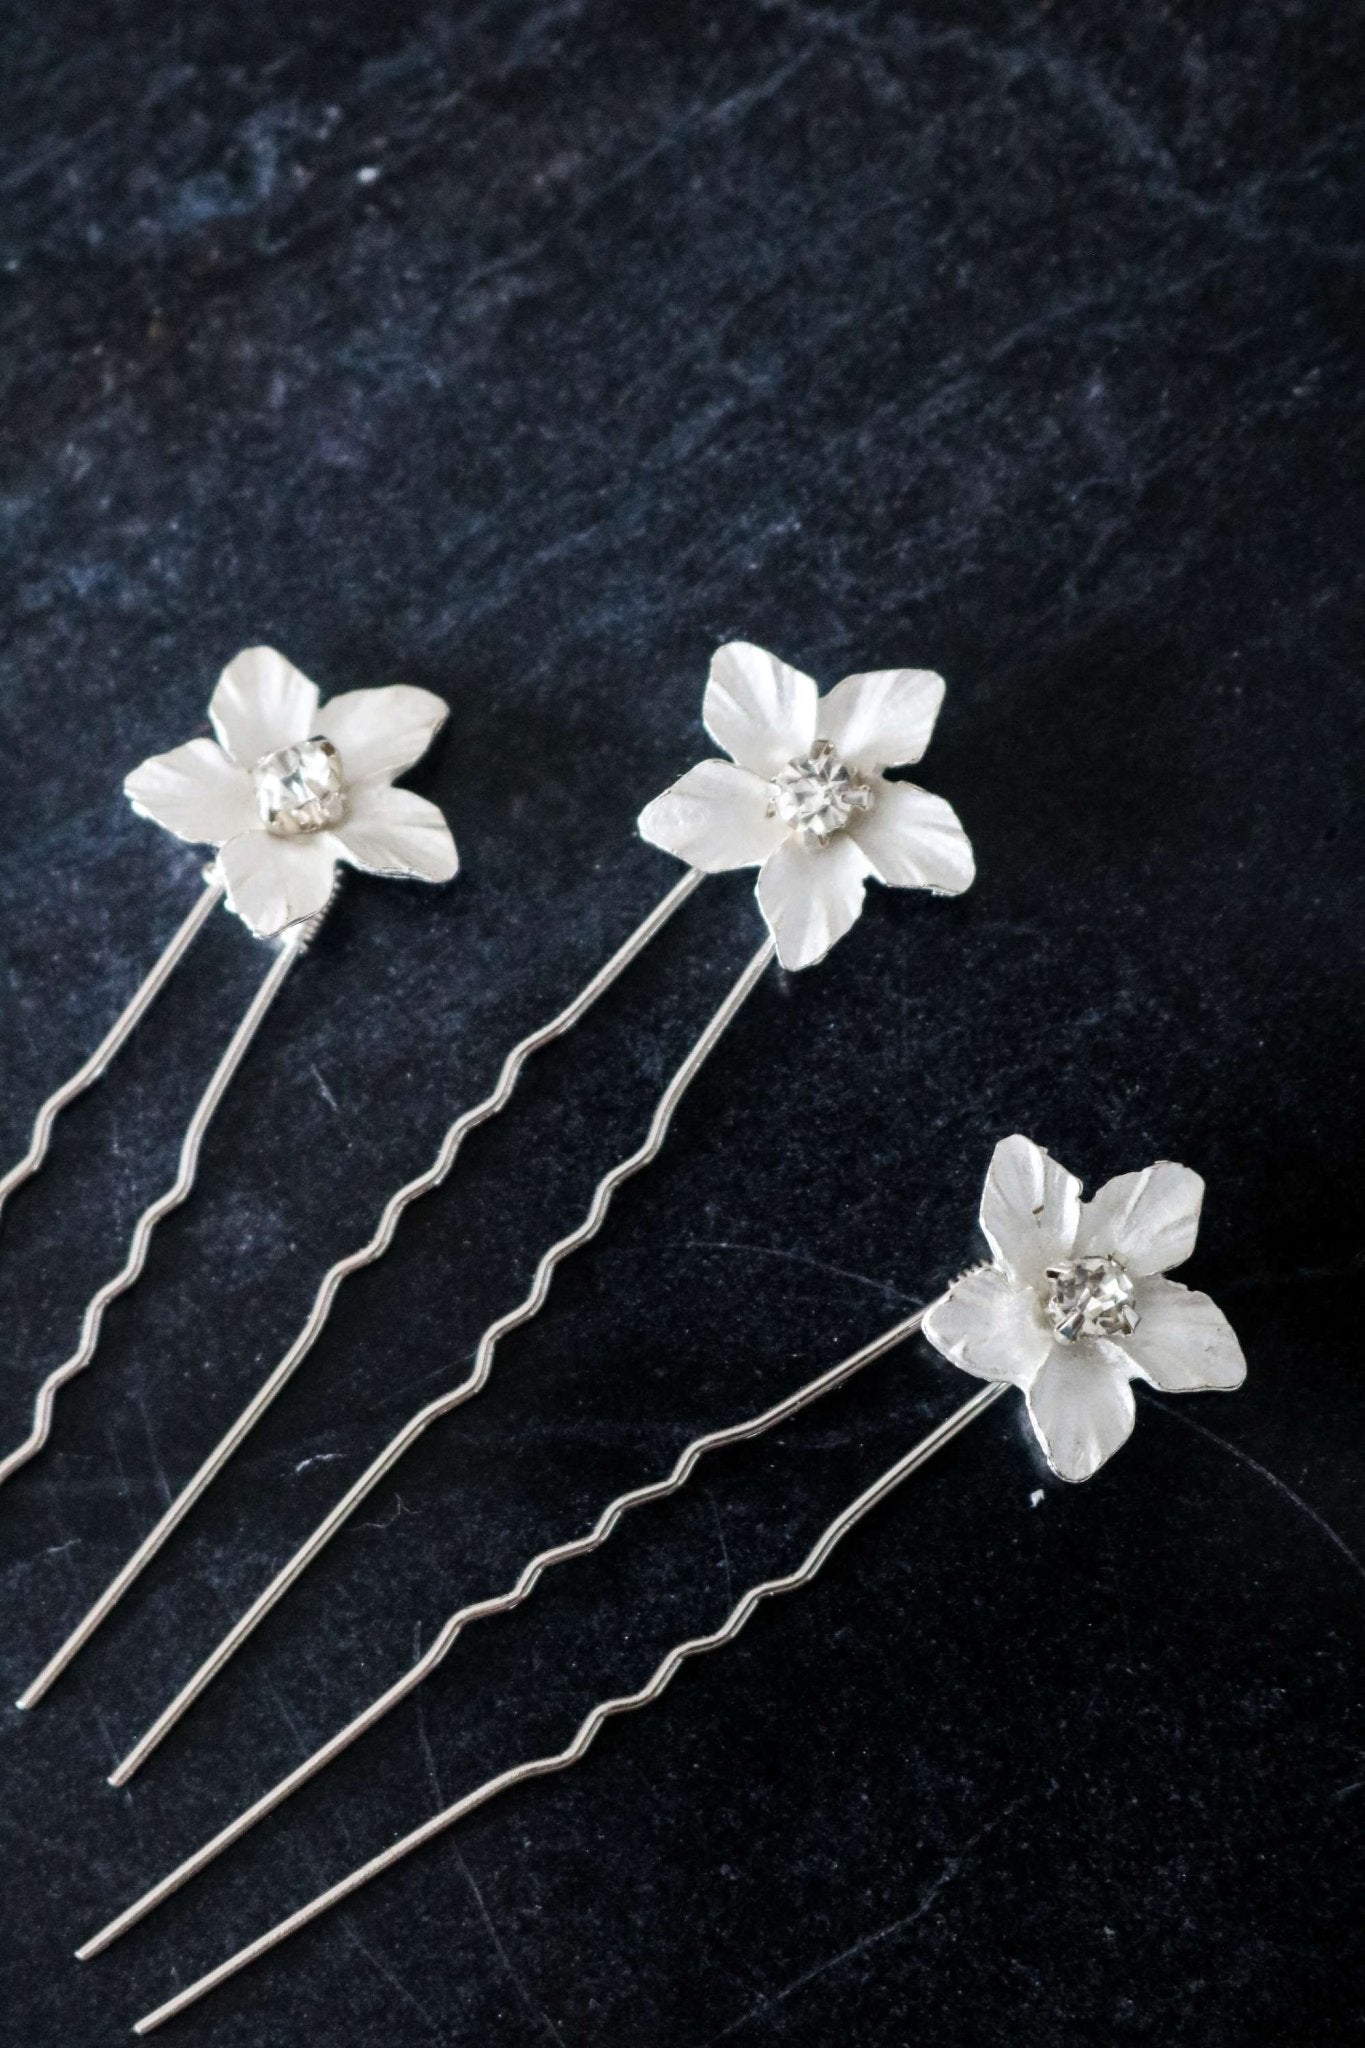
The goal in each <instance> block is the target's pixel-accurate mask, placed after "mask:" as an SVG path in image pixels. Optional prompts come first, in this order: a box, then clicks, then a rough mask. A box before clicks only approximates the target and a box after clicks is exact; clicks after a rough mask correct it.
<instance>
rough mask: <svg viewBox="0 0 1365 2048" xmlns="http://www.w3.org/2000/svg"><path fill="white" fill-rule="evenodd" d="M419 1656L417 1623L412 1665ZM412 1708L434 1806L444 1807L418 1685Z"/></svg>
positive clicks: (419, 1633)
mask: <svg viewBox="0 0 1365 2048" xmlns="http://www.w3.org/2000/svg"><path fill="white" fill-rule="evenodd" d="M421 1654H422V1624H421V1622H420V1621H419V1622H418V1624H417V1626H416V1628H415V1629H414V1630H413V1632H412V1661H413V1663H414V1664H415V1663H416V1662H417V1660H418V1658H419V1657H420V1656H421ZM413 1708H414V1711H415V1713H416V1715H417V1742H418V1747H419V1748H420V1749H421V1752H422V1755H423V1757H424V1758H425V1760H426V1766H427V1776H428V1777H429V1778H430V1779H431V1789H432V1791H433V1792H434V1793H435V1794H436V1804H437V1805H438V1806H444V1805H445V1803H446V1795H445V1792H444V1791H443V1790H442V1787H441V1774H440V1772H439V1771H438V1770H437V1768H436V1757H435V1754H434V1752H433V1750H432V1747H431V1739H430V1737H429V1736H428V1734H427V1710H426V1705H425V1694H424V1693H423V1691H422V1688H421V1686H420V1685H419V1686H418V1688H417V1694H416V1698H415V1699H414V1701H413Z"/></svg>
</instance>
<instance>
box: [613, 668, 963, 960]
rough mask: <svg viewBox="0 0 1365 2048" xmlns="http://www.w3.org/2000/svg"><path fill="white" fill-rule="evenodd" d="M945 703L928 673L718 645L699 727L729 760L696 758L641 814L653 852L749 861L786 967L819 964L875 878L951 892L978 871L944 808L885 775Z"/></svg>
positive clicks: (718, 865)
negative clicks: (827, 663)
mask: <svg viewBox="0 0 1365 2048" xmlns="http://www.w3.org/2000/svg"><path fill="white" fill-rule="evenodd" d="M942 702H943V678H942V676H936V675H934V674H933V673H932V672H931V671H930V670H928V669H920V668H889V669H878V670H875V671H873V672H872V673H870V674H868V675H856V676H846V677H845V678H844V680H843V682H841V683H839V684H837V685H836V686H835V688H834V689H832V690H831V691H830V693H829V695H828V696H827V697H821V695H820V693H819V690H818V689H817V687H816V685H815V684H814V683H813V682H812V681H811V679H810V677H809V676H806V675H802V674H801V672H800V670H799V669H794V668H788V666H787V664H786V663H785V662H784V661H779V660H778V659H777V656H776V655H775V654H768V653H766V652H765V651H764V649H763V648H761V647H752V646H750V645H749V643H748V642H747V641H744V640H732V641H730V642H729V643H728V644H727V645H726V646H724V647H722V648H720V649H719V650H718V651H717V653H716V655H715V658H714V660H713V661H712V663H711V674H710V678H709V680H708V682H707V685H706V696H705V699H704V701H703V704H702V720H703V723H704V724H705V726H706V730H707V731H708V732H709V733H710V735H711V737H712V739H713V740H715V741H716V743H717V745H718V746H721V747H723V748H724V749H725V751H726V753H727V754H728V755H729V756H730V759H729V760H728V761H701V762H699V763H698V764H697V766H696V767H695V768H689V770H688V772H687V773H686V775H684V776H682V777H681V778H680V780H679V781H677V782H675V783H674V784H673V786H672V788H671V789H668V790H665V792H664V794H663V795H662V796H661V797H656V798H655V800H654V802H653V803H652V804H647V805H646V806H645V808H644V810H643V811H642V812H641V813H640V821H639V823H640V832H641V834H642V835H643V837H644V838H646V839H647V840H648V841H649V842H650V844H651V846H659V847H662V848H663V850H664V851H665V853H673V854H676V855H677V857H678V859H679V860H685V861H687V862H688V863H689V864H690V865H691V866H692V867H695V868H701V869H703V870H704V871H705V872H706V873H707V874H718V873H720V872H721V871H722V870H723V869H726V868H745V867H757V868H758V871H759V874H758V886H757V890H756V892H755V893H756V894H757V897H758V904H759V908H760V910H761V911H762V912H763V915H764V918H765V919H766V920H767V925H768V929H769V931H770V932H771V933H772V935H773V937H774V939H775V940H776V941H777V953H778V958H779V959H780V960H781V962H782V965H783V966H784V967H813V966H814V965H815V963H816V961H817V960H823V958H824V957H825V954H826V953H827V952H828V951H829V949H830V947H831V946H832V945H833V944H834V942H835V940H836V939H841V938H842V937H843V935H844V933H845V932H846V931H848V929H849V928H850V926H851V925H852V924H853V923H854V922H855V921H856V919H857V917H858V913H859V912H860V911H861V909H862V907H863V889H864V886H865V884H866V882H867V879H868V877H869V876H873V877H874V878H875V879H876V880H877V881H879V882H888V883H890V884H891V885H892V886H893V887H895V888H900V889H932V890H934V891H935V892H936V893H937V894H939V895H944V896H957V895H960V894H961V892H962V890H964V889H967V888H969V887H970V886H971V883H972V879H973V877H974V875H975V873H976V867H975V863H974V862H973V860H972V848H971V842H970V841H969V839H968V838H967V835H966V833H965V832H964V831H963V829H962V827H961V825H960V824H959V823H958V821H957V818H956V816H955V814H954V812H953V810H952V807H951V806H950V805H949V804H946V803H945V802H944V801H943V798H942V797H939V796H931V795H930V794H929V792H928V791H927V790H923V789H918V788H916V786H915V785H914V783H911V782H888V781H886V780H885V778H884V776H883V773H882V771H883V769H886V768H901V767H908V766H909V765H910V763H911V762H914V761H918V760H919V758H920V756H921V755H922V754H923V752H924V750H925V748H926V747H927V746H928V744H929V735H930V734H931V733H932V731H933V729H934V720H935V719H936V718H937V717H938V709H939V705H940V704H941V703H942Z"/></svg>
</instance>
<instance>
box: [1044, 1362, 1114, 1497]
mask: <svg viewBox="0 0 1365 2048" xmlns="http://www.w3.org/2000/svg"><path fill="white" fill-rule="evenodd" d="M1115 1348H1116V1347H1115ZM1028 1412H1029V1421H1030V1422H1031V1423H1032V1424H1033V1429H1034V1434H1035V1435H1036V1437H1037V1439H1038V1441H1039V1443H1040V1444H1041V1445H1042V1447H1043V1455H1044V1456H1045V1457H1046V1459H1047V1461H1048V1464H1049V1465H1051V1467H1052V1469H1053V1471H1054V1472H1055V1473H1056V1474H1057V1477H1058V1478H1059V1479H1071V1480H1077V1481H1079V1480H1082V1479H1090V1478H1092V1477H1093V1476H1094V1474H1095V1473H1096V1472H1098V1471H1099V1469H1100V1466H1101V1465H1102V1464H1103V1463H1104V1462H1105V1460H1106V1458H1112V1457H1113V1455H1114V1453H1115V1451H1116V1450H1118V1449H1119V1447H1120V1446H1121V1445H1122V1444H1125V1443H1127V1441H1128V1438H1129V1437H1130V1436H1131V1435H1132V1432H1133V1412H1134V1411H1133V1390H1132V1388H1131V1387H1130V1386H1129V1384H1128V1381H1127V1378H1126V1377H1125V1375H1124V1374H1123V1373H1122V1372H1121V1371H1119V1370H1118V1369H1117V1368H1116V1367H1115V1366H1114V1365H1113V1363H1112V1362H1111V1360H1110V1359H1108V1358H1106V1357H1105V1356H1103V1355H1102V1352H1101V1348H1100V1347H1099V1346H1098V1345H1093V1344H1086V1343H1081V1344H1068V1345H1062V1344H1055V1345H1054V1346H1053V1348H1052V1351H1051V1353H1050V1355H1049V1356H1048V1357H1047V1358H1046V1359H1045V1360H1044V1361H1043V1363H1042V1365H1041V1366H1040V1367H1039V1369H1038V1374H1037V1377H1036V1378H1035V1380H1034V1382H1033V1385H1032V1386H1031V1387H1030V1388H1029V1390H1028Z"/></svg>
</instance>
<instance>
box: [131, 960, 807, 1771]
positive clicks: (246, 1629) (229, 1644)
mask: <svg viewBox="0 0 1365 2048" xmlns="http://www.w3.org/2000/svg"><path fill="white" fill-rule="evenodd" d="M775 952H776V947H775V945H774V943H773V941H772V940H771V939H765V940H764V942H763V944H762V945H761V946H760V947H759V949H758V951H757V952H756V953H755V954H754V956H753V958H752V959H751V960H750V962H749V964H748V966H747V967H746V968H745V969H744V971H743V973H742V974H741V975H740V977H739V979H738V980H737V981H736V982H735V984H734V986H733V987H732V988H731V989H730V991H729V993H728V994H727V995H726V997H725V999H724V1001H723V1002H722V1003H721V1005H720V1007H719V1008H718V1009H717V1010H716V1012H715V1014H714V1015H713V1016H712V1017H711V1019H710V1021H709V1022H708V1023H707V1024H706V1025H705V1027H704V1028H703V1030H702V1032H701V1034H700V1036H699V1037H698V1038H697V1039H696V1041H695V1042H694V1044H693V1045H692V1047H691V1049H690V1050H689V1051H688V1053H687V1055H686V1057H685V1058H684V1059H683V1061H682V1063H681V1065H680V1066H679V1067H678V1068H677V1070H676V1072H675V1073H674V1075H673V1077H672V1079H671V1080H670V1081H669V1083H668V1085H667V1087H666V1088H665V1089H664V1091H663V1094H662V1095H661V1096H660V1097H659V1100H658V1102H657V1103H656V1104H655V1107H654V1114H653V1116H652V1117H651V1119H650V1124H649V1130H648V1132H647V1133H646V1135H645V1139H644V1143H643V1144H642V1145H640V1146H639V1148H638V1149H637V1150H636V1151H634V1152H632V1153H631V1154H630V1155H629V1157H628V1158H626V1159H623V1160H622V1161H621V1162H620V1163H619V1165H617V1166H614V1167H612V1169H611V1171H610V1172H609V1173H606V1174H604V1175H603V1176H602V1178H601V1180H599V1181H598V1183H597V1186H596V1187H595V1189H594V1190H593V1195H592V1200H591V1202H590V1203H589V1204H588V1210H587V1214H586V1215H585V1216H584V1218H583V1221H582V1222H581V1223H580V1224H579V1225H578V1227H577V1229H576V1230H572V1231H570V1233H569V1235H568V1236H567V1237H561V1238H560V1239H559V1241H558V1243H556V1244H552V1245H551V1246H550V1248H549V1250H548V1251H547V1252H545V1253H543V1254H542V1256H541V1259H540V1263H539V1264H538V1265H537V1267H536V1270H535V1275H534V1277H533V1279H532V1281H531V1286H530V1288H529V1290H528V1292H527V1294H526V1296H525V1298H524V1299H523V1300H522V1301H521V1302H519V1303H518V1305H517V1307H516V1308H514V1309H512V1310H510V1311H509V1313H508V1314H507V1315H505V1316H501V1317H500V1318H499V1319H498V1321H497V1322H495V1323H490V1324H489V1326H488V1328H487V1329H486V1330H485V1331H484V1333H483V1335H482V1337H480V1339H479V1342H478V1346H477V1349H476V1350H475V1353H474V1363H473V1365H472V1367H471V1368H470V1370H469V1372H468V1373H467V1374H466V1376H465V1378H464V1379H462V1380H461V1381H460V1383H459V1385H458V1386H455V1387H451V1388H450V1389H449V1390H448V1391H447V1392H446V1393H444V1394H438V1395H437V1397H436V1399H435V1400H434V1401H429V1402H428V1403H427V1404H426V1406H425V1407H424V1408H419V1409H418V1411H417V1413H416V1414H415V1415H413V1416H412V1417H410V1419H409V1420H408V1421H407V1422H405V1423H404V1425H403V1427H402V1428H401V1429H400V1430H399V1431H398V1433H397V1434H396V1435H395V1436H394V1437H392V1438H391V1439H390V1441H389V1442H388V1443H387V1444H386V1445H385V1446H384V1448H383V1450H382V1451H381V1452H380V1453H379V1455H378V1457H377V1458H375V1459H374V1461H373V1462H372V1463H371V1464H370V1465H368V1466H367V1467H366V1469H365V1471H364V1472H362V1473H361V1475H360V1477H359V1478H358V1479H357V1480H356V1481H355V1483H354V1485H352V1486H351V1487H350V1488H349V1490H348V1491H347V1492H346V1493H345V1494H343V1495H342V1497H341V1499H340V1500H339V1501H338V1502H337V1504H336V1506H335V1507H334V1508H333V1509H332V1511H331V1513H330V1514H328V1515H326V1516H324V1518H323V1520H322V1521H321V1522H319V1524H318V1526H317V1528H316V1529H315V1530H314V1531H313V1533H312V1535H311V1536H310V1537H309V1538H308V1540H307V1542H306V1543H303V1544H302V1545H301V1546H300V1547H299V1549H298V1550H296V1551H295V1552H294V1555H293V1556H292V1557H291V1558H290V1559H289V1560H288V1562H287V1563H286V1564H284V1565H283V1566H282V1567H281V1568H280V1570H279V1571H278V1572H277V1573H276V1574H275V1577H274V1578H273V1579H272V1580H271V1581H270V1584H269V1585H268V1586H267V1587H266V1588H265V1590H264V1591H263V1592H262V1593H260V1594H258V1595H257V1597H256V1599H255V1600H254V1601H253V1602H252V1603H251V1605H250V1607H248V1608H247V1610H246V1612H245V1613H244V1614H243V1615H242V1616H241V1617H240V1618H239V1619H238V1620H237V1621H236V1622H235V1623H234V1624H233V1626H232V1627H231V1628H230V1629H229V1630H228V1632H227V1634H226V1635H225V1636H224V1637H223V1639H222V1641H221V1642H220V1643H219V1644H218V1646H217V1648H216V1649H214V1650H211V1651H210V1652H209V1654H208V1656H207V1657H206V1658H205V1659H204V1661H203V1663H202V1664H201V1665H200V1666H199V1669H198V1670H197V1671H196V1672H195V1674H194V1676H193V1677H192V1678H191V1679H190V1680H189V1681H188V1682H187V1683H186V1684H185V1685H184V1686H182V1687H181V1689H180V1691H179V1692H178V1693H177V1694H176V1696H175V1698H174V1699H173V1700H172V1701H171V1702H170V1704H169V1706H167V1707H166V1708H165V1709H164V1710H163V1711H162V1713H161V1714H160V1715H158V1717H157V1719H156V1720H155V1721H154V1722H153V1723H152V1725H151V1727H150V1728H149V1729H148V1730H147V1732H146V1734H145V1735H143V1736H142V1737H141V1739H140V1740H139V1741H138V1742H136V1743H135V1744H134V1745H133V1747H132V1749H130V1750H129V1752H128V1754H127V1756H126V1757H124V1759H123V1761H122V1762H121V1763H120V1764H119V1765H118V1766H117V1768H116V1769H115V1770H113V1771H111V1772H110V1774H109V1783H110V1784H111V1785H126V1784H127V1782H128V1780H129V1779H130V1778H131V1777H132V1776H133V1774H134V1772H135V1771H137V1770H138V1769H139V1768H140V1766H141V1765H142V1764H144V1763H145V1762H146V1760H147V1758H148V1757H149V1756H150V1755H151V1754H152V1751H153V1750H154V1749H156V1748H157V1747H158V1745H159V1744H160V1743H161V1742H162V1740H163V1739H164V1738H165V1737H166V1736H167V1735H168V1734H169V1733H170V1731H171V1729H172V1728H174V1726H175V1724H176V1722H177V1721H178V1720H179V1719H180V1718H181V1716H182V1715H183V1714H185V1713H186V1712H188V1710H189V1708H190V1707H192V1706H193V1704H194V1702H195V1701H196V1700H197V1699H198V1698H199V1695H200V1694H201V1693H202V1692H203V1691H205V1689H206V1688H207V1687H208V1686H209V1685H210V1684H211V1683H212V1682H213V1680H214V1679H215V1678H216V1677H217V1676H218V1673H219V1672H220V1671H221V1670H222V1669H223V1667H224V1665H225V1664H227V1663H228V1662H229V1661H230V1659H231V1658H232V1657H233V1656H234V1655H235V1654H236V1652H237V1651H238V1650H239V1649H240V1648H241V1646H242V1644H243V1643H244V1642H245V1641H246V1639H247V1637H248V1636H249V1635H251V1634H252V1632H253V1631H254V1630H255V1629H256V1627H257V1626H258V1624H259V1623H260V1622H262V1621H263V1620H264V1619H265V1617H266V1615H267V1614H269V1613H270V1611H271V1609H272V1608H273V1607H275V1606H276V1605H277V1604H278V1602H279V1601H280V1600H281V1599H282V1598H283V1597H284V1595H285V1594H286V1593H287V1592H288V1590H289V1588H290V1587H291V1586H292V1585H293V1584H294V1582H295V1580H296V1579H298V1578H300V1577H301V1576H302V1575H303V1573H304V1572H305V1571H306V1570H307V1569H308V1566H309V1565H310V1564H312V1562H313V1560H314V1559H315V1558H316V1557H318V1556H320V1555H321V1553H322V1552H323V1551H324V1550H325V1549H326V1547H327V1545H328V1544H329V1543H330V1542H331V1540H332V1538H333V1537H334V1536H335V1535H336V1533H337V1531H338V1530H339V1529H342V1528H344V1527H345V1525H346V1523H347V1522H348V1521H349V1520H350V1518H351V1516H352V1515H353V1514H354V1513H355V1511H356V1509H357V1508H358V1507H359V1506H360V1504H361V1502H362V1501H363V1500H365V1499H366V1498H367V1497H368V1495H369V1494H371V1493H372V1492H373V1491H374V1488H375V1487H376V1486H378V1484H379V1482H380V1480H381V1479H383V1478H384V1477H385V1475H386V1474H387V1473H389V1472H391V1471H392V1470H393V1468H394V1466H395V1465H396V1464H397V1463H398V1461H399V1459H400V1458H401V1457H403V1455H404V1453H405V1452H407V1451H408V1450H410V1449H411V1447H412V1446H413V1444H415V1443H416V1442H417V1439H418V1438H419V1437H420V1436H422V1435H423V1434H424V1433H425V1432H426V1431H427V1430H428V1429H430V1427H431V1425H432V1423H433V1422H437V1421H439V1420H440V1418H441V1417H442V1416H444V1415H449V1414H451V1413H452V1412H453V1411H454V1410H455V1409H456V1408H460V1407H463V1405H464V1403H465V1402H466V1401H470V1400H472V1399H473V1397H474V1396H475V1394H477V1393H479V1392H480V1391H481V1389H482V1388H483V1387H484V1386H485V1385H486V1383H487V1380H488V1376H489V1374H490V1373H491V1371H492V1369H493V1356H494V1353H495V1352H496V1350H497V1347H498V1344H499V1343H500V1341H501V1340H502V1338H504V1337H505V1336H507V1335H508V1334H509V1333H510V1332H511V1331H513V1330H517V1329H520V1328H521V1326H522V1325H523V1324H524V1323H529V1322H530V1321H531V1319H532V1317H533V1316H535V1315H537V1314H539V1312H540V1310H541V1308H542V1307H543V1306H544V1303H545V1297H546V1295H547V1294H548V1293H549V1291H550V1281H551V1279H552V1277H553V1275H554V1271H555V1268H556V1267H557V1266H558V1265H559V1264H560V1263H561V1262H562V1261H563V1260H564V1259H566V1258H568V1257H569V1255H570V1253H572V1252H576V1251H577V1250H579V1248H580V1247H581V1246H582V1245H585V1244H587V1243H589V1241H590V1240H591V1239H592V1238H594V1237H596V1235H597V1233H598V1231H599V1230H600V1229H601V1228H602V1224H603V1222H604V1220H605V1218H606V1214H607V1210H608V1208H609V1207H610V1206H611V1199H612V1196H613V1195H614V1194H615V1192H616V1190H617V1188H619V1187H620V1186H621V1185H622V1183H623V1182H624V1181H627V1180H629V1179H630V1178H631V1176H632V1175H633V1174H636V1173H639V1172H640V1170H641V1168H642V1167H645V1166H648V1165H649V1163H650V1161H651V1160H652V1159H653V1158H654V1157H655V1156H656V1154H657V1153H658V1151H659V1149H660V1147H661V1146H662V1144H663V1141H664V1138H665V1137H666V1135H667V1133H668V1127H669V1125H670V1123H671V1122H672V1120H673V1114H674V1111H675V1110H676V1109H677V1107H678V1104H679V1103H680V1102H681V1101H682V1098H683V1096H684V1095H685V1094H686V1093H687V1090H688V1088H689V1087H690V1086H691V1084H692V1082H693V1081H694V1080H695V1079H696V1077H697V1075H698V1074H699V1073H700V1072H701V1069H702V1067H703V1065H704V1064H705V1062H706V1059H707V1057H708V1055H709V1054H710V1053H711V1052H712V1050H713V1049H714V1048H715V1046H716V1045H717V1044H718V1043H719V1041H720V1038H721V1036H722V1034H723V1033H724V1031H725V1029H726V1027H727V1025H729V1024H730V1023H731V1022H732V1021H733V1019H734V1018H735V1017H736V1016H737V1015H738V1013H739V1011H740V1009H741V1008H742V1006H743V1004H744V1002H745V1000H746V998H747V997H748V996H749V995H750V994H751V993H752V991H753V990H754V988H755V987H756V986H757V984H758V981H759V979H760V977H761V976H762V974H763V972H764V969H765V968H766V967H767V966H768V963H769V961H770V960H771V959H772V958H773V955H774V953H775Z"/></svg>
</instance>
